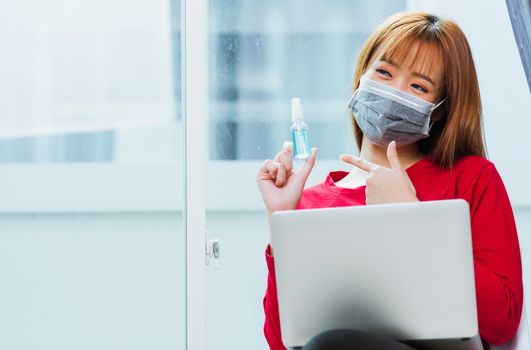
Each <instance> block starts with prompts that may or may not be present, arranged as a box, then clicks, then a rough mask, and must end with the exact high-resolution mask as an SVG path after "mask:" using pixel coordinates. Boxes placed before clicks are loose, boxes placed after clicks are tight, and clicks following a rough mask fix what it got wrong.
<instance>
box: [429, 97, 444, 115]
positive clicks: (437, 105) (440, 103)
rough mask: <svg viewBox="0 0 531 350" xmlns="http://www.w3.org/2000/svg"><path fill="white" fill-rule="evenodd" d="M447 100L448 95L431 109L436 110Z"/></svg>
mask: <svg viewBox="0 0 531 350" xmlns="http://www.w3.org/2000/svg"><path fill="white" fill-rule="evenodd" d="M444 101H446V97H445V98H443V99H442V100H441V101H440V102H439V103H437V104H436V105H435V106H433V107H432V109H431V111H432V112H433V111H434V110H436V109H437V107H439V106H440V105H442V103H443V102H444Z"/></svg>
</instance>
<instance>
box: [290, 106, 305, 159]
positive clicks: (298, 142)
mask: <svg viewBox="0 0 531 350" xmlns="http://www.w3.org/2000/svg"><path fill="white" fill-rule="evenodd" d="M291 120H292V122H293V124H292V125H291V139H292V141H293V156H294V157H295V158H297V159H306V158H308V157H309V156H310V145H309V143H308V125H306V123H304V115H303V114H302V105H301V100H300V99H299V98H292V99H291Z"/></svg>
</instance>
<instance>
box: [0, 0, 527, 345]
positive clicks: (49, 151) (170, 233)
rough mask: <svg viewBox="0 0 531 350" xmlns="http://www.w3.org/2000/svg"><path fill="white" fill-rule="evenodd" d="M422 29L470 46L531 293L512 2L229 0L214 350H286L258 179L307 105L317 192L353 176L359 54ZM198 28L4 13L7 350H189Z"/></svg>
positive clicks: (217, 15) (210, 306)
mask: <svg viewBox="0 0 531 350" xmlns="http://www.w3.org/2000/svg"><path fill="white" fill-rule="evenodd" d="M403 10H427V11H431V12H433V13H435V14H438V15H443V16H449V17H452V18H453V19H455V20H456V21H457V23H458V24H459V25H460V26H461V27H462V29H463V30H464V31H465V33H466V35H467V37H468V39H469V41H470V44H471V47H472V52H473V54H474V58H475V62H476V68H477V71H478V75H479V80H480V88H481V93H482V98H483V103H484V117H485V119H484V120H485V131H486V137H487V146H488V152H489V157H490V159H491V160H492V161H493V162H494V163H495V164H496V166H497V168H498V170H499V171H500V174H501V175H502V178H503V180H504V182H505V184H506V187H507V189H508V192H509V195H510V198H511V202H512V204H513V209H514V212H515V217H516V220H517V225H518V229H519V237H520V244H521V250H522V256H523V260H524V273H525V281H524V282H525V284H526V287H527V286H529V285H530V284H529V283H531V281H530V280H529V273H526V272H529V271H531V252H530V250H531V238H530V237H529V234H530V233H531V186H529V184H528V178H529V175H528V174H529V172H530V170H531V167H530V165H529V164H530V161H531V158H530V157H529V150H531V139H530V138H529V137H528V135H527V134H528V132H529V131H530V130H531V118H529V111H530V110H531V98H530V95H529V88H528V86H527V82H526V77H525V74H524V69H523V66H522V62H521V60H520V57H519V55H518V47H517V44H516V42H515V39H514V35H513V32H512V28H511V22H510V18H509V15H508V12H507V8H506V5H505V2H503V1H493V2H489V3H488V4H485V3H484V2H481V1H479V0H473V1H468V2H462V1H457V0H451V1H446V2H444V3H442V2H436V1H427V0H426V1H422V0H409V1H406V0H404V1H400V0H381V1H372V2H369V1H361V0H356V1H352V0H348V1H347V0H332V1H309V2H308V1H301V0H286V1H277V0H271V1H254V0H210V1H209V9H208V17H209V20H208V48H209V67H208V69H209V73H208V100H207V101H204V103H205V104H207V105H208V108H209V115H208V123H207V130H205V132H206V135H207V150H208V152H207V155H206V156H205V157H206V161H207V174H206V183H205V188H206V192H207V198H206V207H207V212H206V218H207V226H208V229H209V232H210V234H211V235H212V237H215V238H219V239H220V241H221V247H222V248H221V259H220V262H219V264H220V268H219V269H214V268H211V267H209V268H208V269H207V288H208V289H207V301H206V302H207V347H208V348H209V349H227V350H228V349H245V348H247V349H266V348H267V345H266V342H265V339H264V337H263V333H262V327H263V321H264V318H263V310H262V297H263V294H264V291H265V286H266V266H265V258H264V250H265V247H266V245H267V241H268V233H267V222H266V218H265V214H264V213H263V208H262V204H261V200H260V196H259V193H258V191H257V189H256V185H255V181H254V177H255V174H256V172H257V170H258V167H259V165H260V163H261V162H262V161H263V159H266V158H271V157H273V156H274V154H275V153H276V152H277V151H278V149H279V148H280V146H281V145H282V142H283V141H284V140H288V139H289V137H290V135H289V126H290V124H291V121H290V99H291V98H292V97H300V98H301V100H302V104H303V108H304V111H305V117H306V121H307V123H308V125H309V127H310V143H311V145H312V146H317V147H319V156H318V163H317V165H316V168H315V170H314V172H313V173H312V175H311V177H310V179H309V183H308V186H309V185H312V184H314V183H318V182H321V181H322V180H323V179H324V176H325V174H326V173H328V171H330V170H337V169H344V170H348V168H346V167H345V165H343V164H340V162H338V161H337V157H338V155H339V154H341V153H346V152H350V153H355V152H356V148H355V143H354V139H353V135H352V132H351V124H350V119H349V115H348V114H347V109H346V104H347V101H348V98H349V97H350V95H351V93H352V87H351V84H352V78H353V74H354V69H355V63H356V59H357V55H358V52H359V50H360V48H361V46H362V44H363V42H364V41H365V40H366V38H367V37H368V35H369V34H370V33H371V32H372V31H373V30H374V29H375V27H376V26H378V25H379V24H380V23H381V22H382V21H383V20H384V19H385V18H386V17H387V16H389V15H390V14H393V13H395V12H399V11H403ZM188 20H193V19H188ZM182 23H183V21H182V14H181V3H180V2H179V1H178V0H152V1H145V0H134V1H125V0H106V1H103V0H92V1H85V0H68V1H67V0H57V1H54V2H42V1H37V0H19V1H16V2H9V1H6V0H0V48H1V49H2V51H1V54H0V348H4V349H33V348H39V349H72V348H76V349H93V348H99V349H116V348H123V349H146V348H150V349H184V334H185V331H186V325H185V322H184V316H185V296H184V291H185V262H184V257H185V251H184V249H185V248H184V247H185V236H184V234H183V233H184V229H183V220H182V213H183V192H184V186H185V184H184V183H183V178H182V169H183V166H184V165H183V148H184V146H185V145H184V142H185V140H184V138H183V128H182V121H183V109H182V96H183V93H182V92H183V91H182V81H181V77H182V75H183V72H182V69H181V63H182V62H181V56H182V53H181V52H182V42H181V31H182ZM189 118H193V116H189ZM198 161H201V160H198ZM530 288H531V287H529V288H526V299H527V300H529V299H530V298H531V291H530Z"/></svg>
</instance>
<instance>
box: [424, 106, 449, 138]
mask: <svg viewBox="0 0 531 350" xmlns="http://www.w3.org/2000/svg"><path fill="white" fill-rule="evenodd" d="M446 98H447V97H445V98H443V99H442V100H441V101H440V102H439V103H437V104H436V105H435V106H433V108H432V109H431V111H432V112H433V111H434V110H435V109H437V107H439V106H440V105H442V103H443V102H444V101H446ZM430 119H431V118H430ZM433 124H435V122H434V121H433V120H430V125H429V127H428V134H429V133H430V131H431V127H432V126H433Z"/></svg>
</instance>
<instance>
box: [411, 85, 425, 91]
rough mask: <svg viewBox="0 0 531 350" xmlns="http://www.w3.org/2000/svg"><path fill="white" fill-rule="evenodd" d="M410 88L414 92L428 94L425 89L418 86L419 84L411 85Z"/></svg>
mask: <svg viewBox="0 0 531 350" xmlns="http://www.w3.org/2000/svg"><path fill="white" fill-rule="evenodd" d="M411 87H412V88H413V89H415V90H418V91H422V92H428V90H426V89H425V88H423V87H422V86H420V85H419V84H411Z"/></svg>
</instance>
